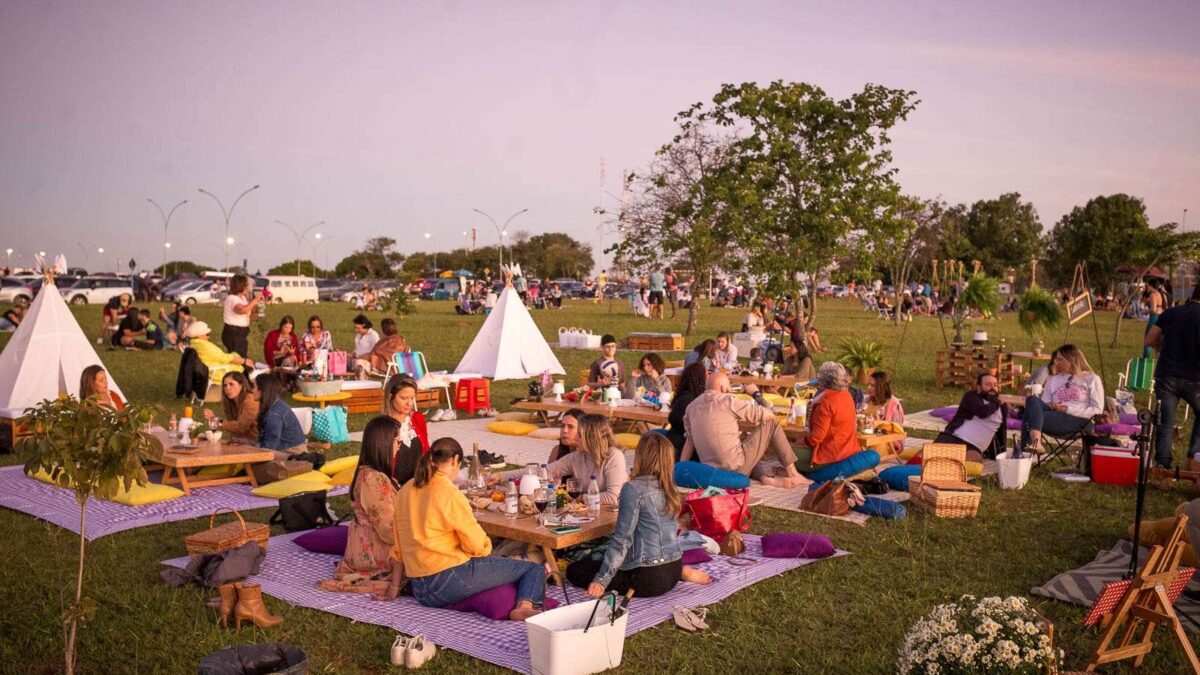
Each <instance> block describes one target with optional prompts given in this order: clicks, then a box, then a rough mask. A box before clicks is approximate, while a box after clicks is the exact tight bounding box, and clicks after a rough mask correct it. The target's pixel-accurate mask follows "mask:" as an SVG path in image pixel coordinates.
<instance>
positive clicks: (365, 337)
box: [354, 314, 379, 359]
mask: <svg viewBox="0 0 1200 675" xmlns="http://www.w3.org/2000/svg"><path fill="white" fill-rule="evenodd" d="M378 342H379V333H376V332H375V328H374V327H372V326H371V320H370V319H368V318H367V317H365V316H363V315H362V314H359V315H358V316H356V317H354V358H356V359H369V358H370V356H371V350H372V349H374V348H375V345H376V343H378Z"/></svg>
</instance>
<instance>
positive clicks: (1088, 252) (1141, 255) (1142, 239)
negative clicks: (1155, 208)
mask: <svg viewBox="0 0 1200 675" xmlns="http://www.w3.org/2000/svg"><path fill="white" fill-rule="evenodd" d="M1174 237H1175V227H1174V226H1173V225H1161V226H1159V227H1151V226H1150V223H1149V221H1147V220H1146V205H1145V204H1144V203H1143V202H1142V200H1141V199H1139V198H1137V197H1132V196H1130V195H1126V194H1115V195H1108V196H1100V197H1094V198H1092V199H1089V200H1088V202H1087V203H1086V204H1084V205H1083V206H1076V207H1075V208H1073V209H1071V212H1070V213H1068V214H1066V215H1065V216H1063V217H1062V218H1061V219H1060V220H1059V221H1058V223H1057V224H1056V225H1055V226H1054V229H1053V230H1051V231H1050V235H1049V250H1048V252H1047V256H1046V258H1047V259H1046V272H1047V273H1048V274H1049V275H1050V278H1051V279H1053V280H1054V282H1055V283H1056V284H1059V285H1062V286H1065V285H1068V284H1070V283H1071V276H1072V273H1073V272H1074V270H1075V265H1076V263H1080V262H1085V261H1086V262H1087V272H1088V280H1089V281H1091V283H1092V285H1093V286H1095V287H1097V288H1105V289H1107V288H1110V287H1111V285H1112V284H1113V282H1114V281H1115V280H1116V278H1117V275H1116V272H1117V268H1119V267H1143V266H1146V265H1149V264H1150V263H1151V261H1156V263H1157V264H1166V263H1169V262H1174V259H1173V254H1172V252H1171V251H1170V250H1169V249H1171V248H1172V247H1173V245H1174V243H1175V242H1173V239H1174ZM1164 254H1168V255H1167V257H1164Z"/></svg>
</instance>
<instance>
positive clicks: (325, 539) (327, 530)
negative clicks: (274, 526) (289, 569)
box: [292, 525, 350, 555]
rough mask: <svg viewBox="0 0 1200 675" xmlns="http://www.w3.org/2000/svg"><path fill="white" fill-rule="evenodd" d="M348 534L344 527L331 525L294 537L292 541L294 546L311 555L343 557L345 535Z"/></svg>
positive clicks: (348, 531) (346, 528)
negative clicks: (327, 554) (322, 554)
mask: <svg viewBox="0 0 1200 675" xmlns="http://www.w3.org/2000/svg"><path fill="white" fill-rule="evenodd" d="M349 533H350V528H348V527H345V526H344V525H333V526H331V527H318V528H317V529H315V530H309V531H308V532H305V533H304V534H302V535H300V536H298V537H296V538H295V539H293V540H292V541H294V542H296V545H297V546H299V547H300V548H303V549H304V550H306V551H312V552H313V553H331V554H334V555H345V553H346V535H348V534H349Z"/></svg>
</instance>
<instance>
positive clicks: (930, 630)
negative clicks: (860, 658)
mask: <svg viewBox="0 0 1200 675" xmlns="http://www.w3.org/2000/svg"><path fill="white" fill-rule="evenodd" d="M1062 656H1063V655H1062V652H1061V650H1055V649H1054V646H1053V644H1051V638H1050V635H1049V634H1048V633H1047V632H1046V630H1045V628H1044V627H1043V625H1042V618H1041V617H1040V616H1039V615H1038V613H1037V612H1036V611H1034V609H1033V608H1032V607H1030V606H1029V603H1028V602H1027V601H1026V600H1025V599H1024V598H1018V597H1010V598H983V599H982V600H980V599H977V598H976V597H975V596H973V595H964V596H962V597H961V598H959V600H958V602H954V603H949V604H945V605H938V606H937V607H934V608H933V611H932V612H930V613H929V614H928V615H926V616H925V617H923V618H922V619H920V620H919V621H917V623H915V624H914V625H913V627H912V628H911V629H909V631H908V635H907V636H906V637H905V638H904V646H903V647H901V649H900V663H899V669H900V673H901V675H909V674H918V673H921V674H926V675H945V674H948V673H1005V674H1009V673H1028V674H1030V675H1034V674H1040V673H1047V672H1057V668H1056V664H1058V663H1059V662H1061V660H1062Z"/></svg>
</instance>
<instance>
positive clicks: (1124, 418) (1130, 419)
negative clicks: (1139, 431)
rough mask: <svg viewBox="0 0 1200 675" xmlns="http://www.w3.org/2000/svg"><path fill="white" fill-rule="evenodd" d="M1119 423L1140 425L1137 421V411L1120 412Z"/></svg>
mask: <svg viewBox="0 0 1200 675" xmlns="http://www.w3.org/2000/svg"><path fill="white" fill-rule="evenodd" d="M1121 424H1133V425H1136V426H1138V427H1140V426H1141V422H1138V418H1137V413H1121Z"/></svg>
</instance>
